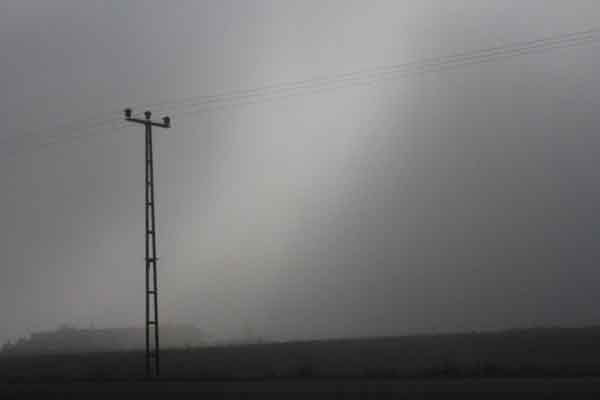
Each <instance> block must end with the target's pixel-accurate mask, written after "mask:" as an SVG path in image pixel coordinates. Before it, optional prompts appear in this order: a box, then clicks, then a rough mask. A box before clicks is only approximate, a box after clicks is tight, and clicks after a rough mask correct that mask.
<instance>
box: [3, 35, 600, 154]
mask: <svg viewBox="0 0 600 400" xmlns="http://www.w3.org/2000/svg"><path fill="white" fill-rule="evenodd" d="M598 39H600V28H594V29H588V30H585V31H579V32H574V33H567V34H562V35H555V36H551V37H546V38H542V39H537V40H531V41H527V42H519V43H514V44H511V45H502V46H495V47H490V48H485V49H480V50H476V51H472V52H462V53H454V54H451V55H447V56H440V57H434V58H428V59H423V60H420V61H412V62H409V63H403V64H396V65H390V66H381V67H377V68H374V69H370V70H361V71H355V72H350V73H339V74H334V75H331V76H329V77H321V78H309V79H304V80H300V81H293V82H289V83H281V84H273V85H265V86H261V87H258V88H254V89H247V90H234V91H230V92H222V93H219V94H215V95H208V96H207V95H204V96H196V97H190V98H187V99H183V100H179V101H174V102H170V103H164V102H163V103H155V104H154V108H155V109H157V108H156V107H159V106H161V105H162V107H161V108H158V109H159V110H163V111H164V110H177V109H182V110H183V111H181V112H179V114H180V115H194V114H198V113H202V112H207V111H212V110H215V109H221V108H226V107H231V106H244V105H251V104H257V103H260V102H264V101H273V100H277V99H281V98H288V97H294V96H296V95H298V94H304V93H306V94H314V93H321V92H323V91H329V90H334V89H339V88H343V87H348V86H356V85H371V84H373V83H374V82H378V81H384V80H387V79H397V78H399V77H405V76H409V75H414V74H423V73H431V72H440V71H447V70H452V69H456V68H462V67H465V66H470V65H478V64H483V63H490V62H494V61H497V60H500V59H503V58H511V57H517V56H524V55H528V54H536V53H542V52H546V51H550V50H555V49H559V48H569V47H575V46H582V45H587V44H592V43H594V42H596V41H598ZM196 99H201V100H199V101H196V102H195V103H191V104H187V103H189V102H191V101H193V100H196ZM148 108H152V106H150V107H148ZM117 121H120V118H118V117H116V116H115V117H110V118H106V119H102V120H99V121H97V122H94V123H92V124H91V125H90V124H89V123H88V124H86V126H83V127H78V126H77V125H76V122H74V123H69V124H63V125H62V127H64V126H71V128H72V129H71V132H74V131H76V130H77V131H78V134H76V135H71V136H69V137H67V138H62V137H59V138H54V139H51V140H49V141H46V142H43V143H41V144H39V145H38V146H37V148H38V149H42V148H46V147H49V146H52V145H55V144H58V143H63V142H72V141H76V140H80V139H83V137H82V136H83V134H82V132H87V131H90V130H92V129H94V128H96V127H102V126H104V125H107V124H110V123H115V122H117ZM59 128H60V126H59ZM32 134H33V133H32ZM29 136H31V135H29ZM8 141H10V139H5V140H3V141H0V143H2V144H4V143H6V142H8ZM20 153H21V152H20V151H17V152H13V153H11V154H10V155H9V157H10V156H14V155H17V154H20Z"/></svg>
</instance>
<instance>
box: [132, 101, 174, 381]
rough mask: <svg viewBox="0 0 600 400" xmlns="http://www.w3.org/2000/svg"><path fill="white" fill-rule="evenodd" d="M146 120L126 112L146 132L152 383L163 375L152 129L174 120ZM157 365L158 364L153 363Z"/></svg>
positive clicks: (148, 364) (148, 334)
mask: <svg viewBox="0 0 600 400" xmlns="http://www.w3.org/2000/svg"><path fill="white" fill-rule="evenodd" d="M144 116H145V119H140V118H133V117H132V116H131V109H129V108H128V109H126V110H125V120H126V121H129V122H134V123H138V124H142V125H144V129H145V146H144V147H145V150H146V157H145V159H146V160H145V171H146V178H145V185H144V186H145V201H144V204H145V218H144V220H145V238H146V242H145V257H144V259H145V262H146V295H145V297H146V326H145V327H146V377H147V378H148V379H152V378H155V377H158V376H159V375H160V342H159V325H158V277H157V273H156V265H157V262H158V255H157V249H156V203H155V199H154V152H153V149H152V127H153V126H156V127H159V128H165V129H168V128H170V127H171V119H170V118H169V117H164V118H163V119H162V122H154V121H152V120H150V117H151V116H152V113H151V112H150V111H146V112H145V113H144ZM153 361H154V362H153Z"/></svg>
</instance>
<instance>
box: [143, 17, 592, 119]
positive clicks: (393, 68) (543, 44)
mask: <svg viewBox="0 0 600 400" xmlns="http://www.w3.org/2000/svg"><path fill="white" fill-rule="evenodd" d="M599 35H600V28H597V29H588V30H585V31H579V32H575V33H568V34H562V35H555V36H551V37H546V38H542V39H537V40H531V41H527V42H519V43H513V44H510V45H502V46H495V47H490V48H485V49H479V50H475V51H471V52H462V53H454V54H450V55H446V56H439V57H432V58H426V59H422V60H417V61H411V62H408V63H402V64H395V65H388V66H380V67H376V68H373V69H365V70H360V71H355V72H349V73H339V74H333V75H331V76H326V77H316V78H309V79H304V80H299V81H293V82H289V83H280V84H273V85H266V86H261V87H258V88H254V89H247V90H235V91H231V92H222V93H218V94H214V95H203V96H195V97H189V98H186V99H182V100H178V101H173V102H166V103H155V104H150V105H146V107H148V108H154V109H159V110H161V111H164V110H171V109H173V108H176V107H179V106H181V105H186V104H187V103H190V102H193V101H195V103H192V104H191V106H200V105H204V104H211V103H215V102H217V103H220V102H227V101H231V100H238V99H240V98H248V97H254V96H259V95H262V94H263V93H266V94H269V92H272V91H282V90H295V89H304V88H306V87H311V86H314V85H322V84H332V83H338V82H345V81H347V80H355V79H364V78H365V77H369V76H380V75H382V74H397V73H402V72H405V73H406V72H411V71H419V70H420V69H423V68H434V67H435V66H436V65H437V66H439V65H441V64H444V65H445V64H452V63H461V62H465V61H469V60H471V59H476V58H483V57H485V58H488V57H502V56H503V55H504V56H505V55H509V54H510V53H512V52H526V51H528V50H531V51H533V50H536V49H540V48H547V49H548V50H551V49H553V48H556V47H558V46H562V45H570V44H572V45H580V44H583V42H586V41H590V40H597V39H598V38H599ZM157 107H158V108H157Z"/></svg>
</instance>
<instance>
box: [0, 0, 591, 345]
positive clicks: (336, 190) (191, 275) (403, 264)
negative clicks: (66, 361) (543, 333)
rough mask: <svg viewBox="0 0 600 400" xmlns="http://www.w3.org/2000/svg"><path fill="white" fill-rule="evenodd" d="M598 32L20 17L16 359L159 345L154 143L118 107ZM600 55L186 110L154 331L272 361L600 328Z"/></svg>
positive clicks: (233, 6) (12, 191)
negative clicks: (77, 340) (246, 346)
mask: <svg viewBox="0 0 600 400" xmlns="http://www.w3.org/2000/svg"><path fill="white" fill-rule="evenodd" d="M599 21H600V6H599V5H598V2H597V1H593V0H589V1H583V0H581V1H550V0H519V1H516V0H515V1H509V0H489V1H485V2H483V1H480V0H470V1H469V0H464V1H460V0H453V1H447V0H439V1H433V0H426V1H423V0H419V1H417V0H404V1H400V0H390V1H373V0H368V1H367V0H363V1H350V0H339V1H333V0H331V1H322V0H318V1H317V0H315V1H312V0H311V1H306V0H303V1H277V0H270V1H267V0H260V1H259V0H253V1H243V0H239V1H233V0H218V1H217V0H215V1H168V2H167V1H166V0H165V1H158V0H145V1H141V0H139V1H132V0H130V1H80V0H68V1H67V0H51V1H49V0H38V1H29V0H18V1H17V0H3V1H2V2H1V3H0V50H1V52H2V62H1V63H0V88H1V90H0V115H1V117H2V125H3V128H2V130H1V131H0V140H1V143H2V147H1V148H0V165H1V167H0V183H1V184H2V191H1V193H2V196H0V221H2V226H3V229H2V231H1V233H0V253H1V254H2V263H1V267H0V274H1V275H0V277H1V278H0V317H1V318H0V320H1V321H2V323H1V324H0V341H4V340H7V339H14V338H16V337H20V336H24V335H27V334H28V333H30V332H32V331H38V330H46V329H54V328H56V327H57V326H59V325H60V324H63V323H68V324H73V325H75V326H79V327H88V326H90V325H91V324H94V325H95V326H97V327H116V326H126V325H127V326H129V325H141V324H143V321H144V320H143V318H144V295H143V291H144V261H143V257H144V253H143V250H144V235H143V226H144V225H143V223H144V221H143V216H144V210H143V201H144V192H143V190H144V189H143V184H144V182H143V176H144V171H143V168H144V164H143V157H144V153H143V132H142V128H141V127H140V126H136V125H132V126H126V127H123V124H121V123H120V122H118V121H119V118H121V115H120V114H119V113H120V111H119V110H122V109H123V108H124V107H126V106H135V107H136V111H138V112H142V111H144V110H145V107H144V105H147V104H159V105H164V104H165V103H166V102H170V101H177V100H181V99H185V98H188V97H194V96H201V95H211V94H215V93H220V92H228V91H235V90H244V89H251V88H255V87H261V86H264V85H269V84H276V83H280V82H294V81H298V80H303V79H309V78H314V77H319V76H331V75H335V74H341V73H348V72H353V71H361V70H370V69H374V68H378V67H381V66H387V65H395V64H401V63H406V62H410V61H414V60H420V59H426V58H429V57H438V56H445V55H449V54H453V53H456V52H469V51H475V50H478V49H481V48H488V47H493V46H498V45H503V44H511V43H515V42H522V41H528V40H535V39H539V38H544V37H547V36H552V35H557V34H558V35H560V34H563V33H570V32H577V31H584V30H587V29H592V28H600V22H599ZM598 44H599V43H592V44H588V45H585V46H578V47H570V48H563V49H556V50H552V51H546V52H541V53H539V54H530V55H525V56H521V57H514V58H509V59H503V60H499V61H495V62H491V63H485V64H478V65H472V66H466V67H462V68H455V69H451V70H446V71H440V72H434V73H429V74H414V75H410V76H405V77H398V78H397V79H389V80H385V81H383V82H380V83H377V84H373V85H370V86H364V85H363V86H352V85H347V86H344V87H342V88H338V89H336V90H324V91H319V92H311V91H306V92H300V93H297V94H295V95H294V96H289V97H286V98H281V99H274V100H271V101H260V99H258V100H259V101H255V102H253V103H252V104H249V105H245V106H241V107H240V106H229V107H222V108H214V109H208V110H205V112H195V113H186V112H185V111H188V110H186V109H185V107H179V106H177V107H174V108H172V109H170V110H169V113H170V115H172V117H173V120H174V124H173V129H171V130H169V131H166V132H162V131H160V130H157V131H155V143H156V145H155V146H156V150H157V155H156V158H157V166H156V171H157V177H156V179H157V212H158V241H159V244H158V246H159V256H160V257H161V260H160V263H159V288H160V296H159V303H160V318H161V322H162V323H169V322H171V323H175V322H190V323H194V324H196V325H198V326H199V327H201V328H203V329H205V331H206V332H207V334H209V335H210V336H212V337H214V338H228V337H238V336H240V335H242V334H244V333H245V332H248V330H250V331H251V332H252V333H253V334H255V335H259V336H263V337H266V338H272V339H304V338H322V337H348V336H366V335H397V334H406V333H415V332H447V331H463V330H467V331H470V330H480V329H486V330H487V329H503V328H512V327H529V326H541V325H544V326H546V325H565V326H575V325H583V324H598V323H600V307H599V305H600V246H598V238H600V209H599V207H600V181H599V176H598V171H599V167H600V120H599V117H598V115H599V113H598V111H599V110H600V81H599V79H598V71H599V70H600V69H599V68H598V67H599V66H600V55H599V54H600V53H599V51H600V46H598ZM152 109H153V110H155V111H156V112H157V113H156V114H155V115H156V116H157V117H159V116H162V115H163V114H162V113H158V111H161V110H162V108H161V107H160V106H157V107H154V108H152ZM107 118H108V119H111V118H113V119H115V121H117V122H115V123H111V124H108V125H102V126H100V127H97V128H94V129H89V130H87V131H86V130H85V129H88V128H89V125H90V123H91V122H94V121H98V120H104V119H107ZM86 124H87V125H86ZM75 134H77V135H81V136H80V137H79V138H78V139H77V140H71V139H72V138H73V135H75ZM53 141H56V143H55V144H54V145H49V146H46V145H45V144H46V143H49V142H53Z"/></svg>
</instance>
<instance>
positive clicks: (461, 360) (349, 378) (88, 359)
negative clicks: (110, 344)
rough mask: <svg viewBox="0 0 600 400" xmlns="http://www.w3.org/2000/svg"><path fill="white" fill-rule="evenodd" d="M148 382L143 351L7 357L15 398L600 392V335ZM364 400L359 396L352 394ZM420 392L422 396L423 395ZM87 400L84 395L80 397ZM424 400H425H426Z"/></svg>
mask: <svg viewBox="0 0 600 400" xmlns="http://www.w3.org/2000/svg"><path fill="white" fill-rule="evenodd" d="M161 354H162V362H161V367H162V371H161V380H160V381H159V382H154V383H148V382H144V381H143V378H144V354H143V352H137V351H135V352H113V353H89V354H71V355H51V354H47V355H35V356H34V355H30V356H16V355H3V356H2V355H0V385H1V386H0V389H1V390H2V391H4V392H5V393H7V394H11V393H12V394H13V395H15V393H17V392H18V393H20V394H23V392H24V391H25V392H26V391H39V392H48V393H56V392H58V393H60V392H75V393H79V394H80V395H83V394H85V395H86V397H89V396H87V394H88V393H105V395H109V394H112V393H119V392H125V393H131V394H136V393H145V392H149V393H152V394H156V393H160V392H167V391H176V392H180V393H186V392H199V393H202V392H212V391H217V392H222V393H226V394H231V395H233V394H234V393H244V392H253V393H260V392H269V393H281V392H286V393H294V392H300V393H305V394H308V393H312V392H326V393H330V394H332V393H333V394H335V395H336V397H338V398H339V397H340V396H345V397H347V398H364V396H367V395H375V394H376V395H377V397H378V398H379V397H381V396H384V395H385V394H386V393H391V392H393V393H409V394H412V395H414V396H417V398H419V396H421V394H423V393H427V396H426V397H429V396H430V395H432V396H434V395H435V394H436V393H443V392H446V391H451V392H455V393H496V392H499V393H504V394H507V393H522V392H525V393H529V394H531V395H534V394H535V395H538V394H539V395H542V396H545V395H548V394H557V393H569V392H579V393H589V392H595V393H600V328H581V329H534V330H523V331H511V332H502V333H473V334H453V335H416V336H407V337H398V338H380V339H354V340H329V341H313V342H294V343H271V344H255V345H236V346H218V347H204V348H196V349H188V350H166V351H163V352H162V353H161ZM354 392H356V393H358V394H361V393H362V396H363V397H356V395H355V396H354V397H352V396H351V395H350V393H354ZM420 393H421V394H420ZM79 397H80V396H79ZM421 397H422V396H421Z"/></svg>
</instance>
